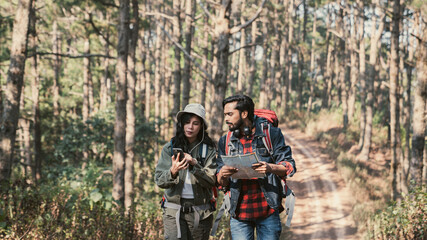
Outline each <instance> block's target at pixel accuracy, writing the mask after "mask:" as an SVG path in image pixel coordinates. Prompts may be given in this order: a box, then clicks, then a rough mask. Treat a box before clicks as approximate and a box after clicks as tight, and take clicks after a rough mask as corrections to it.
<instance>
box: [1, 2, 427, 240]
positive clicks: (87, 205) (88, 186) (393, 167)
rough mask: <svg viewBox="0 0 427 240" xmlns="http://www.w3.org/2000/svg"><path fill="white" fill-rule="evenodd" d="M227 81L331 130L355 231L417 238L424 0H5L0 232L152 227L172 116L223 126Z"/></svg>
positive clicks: (224, 231)
mask: <svg viewBox="0 0 427 240" xmlns="http://www.w3.org/2000/svg"><path fill="white" fill-rule="evenodd" d="M236 93H243V94H246V95H248V96H251V97H252V98H253V99H254V101H255V103H256V108H265V109H272V110H274V111H275V112H276V113H277V114H278V116H279V118H280V123H284V124H285V125H286V127H289V128H297V129H300V130H301V131H303V132H305V133H306V134H309V135H311V136H313V137H315V138H316V139H317V140H318V141H320V142H323V143H326V145H327V148H328V149H329V152H330V156H331V158H333V159H334V160H335V162H336V164H337V168H338V170H339V171H340V172H341V173H342V175H343V177H344V178H345V179H346V182H347V184H348V185H349V186H350V187H351V188H352V189H354V192H355V193H357V194H355V196H354V197H355V199H356V204H355V206H354V207H353V209H354V210H353V211H354V212H353V216H354V220H355V222H356V223H357V227H358V234H359V236H360V237H361V238H374V239H394V238H396V239H399V238H400V239H401V238H407V239H425V238H426V231H427V229H426V222H427V215H426V210H427V196H426V191H425V184H426V179H427V160H426V155H427V154H426V99H427V97H426V96H427V3H426V1H425V0H412V1H399V0H370V1H367V0H354V1H351V0H337V1H327V0H270V1H267V0H263V1H253V0H212V1H209V0H208V1H206V0H168V1H156V0H131V1H130V0H94V1H79V0H61V1H53V0H45V1H35V0H11V1H1V2H0V102H1V103H2V105H1V106H0V114H1V122H0V124H1V125H0V184H1V185H0V186H1V192H0V194H1V195H0V197H1V198H0V238H4V239H160V238H162V237H163V225H162V219H161V210H160V205H159V201H160V199H161V196H162V194H161V192H162V190H160V189H158V188H157V187H156V186H155V184H154V181H153V171H154V168H155V164H156V160H157V158H158V154H159V152H160V150H161V147H162V146H163V144H164V143H166V142H167V141H169V140H170V138H171V137H172V136H173V134H174V128H175V118H174V116H175V115H176V113H177V112H178V111H179V110H181V109H182V108H183V107H184V106H185V105H187V104H188V103H193V102H197V103H201V104H202V105H204V106H205V108H206V111H207V119H208V121H209V123H210V127H209V133H210V135H211V137H213V139H215V140H218V139H219V137H220V136H221V135H223V134H224V133H225V131H226V130H227V128H226V127H225V126H224V125H223V114H222V100H223V99H224V98H225V97H227V96H230V95H232V94H236ZM285 138H286V135H285ZM378 158H380V159H381V161H380V162H377V161H376V159H378ZM296 161H297V165H298V160H296ZM378 165H381V167H380V168H378V167H377V168H375V171H374V167H375V166H378ZM373 173H375V174H376V175H375V176H376V177H377V178H376V179H378V177H379V178H380V179H382V180H381V181H380V182H377V181H371V177H372V176H373ZM220 198H221V196H220ZM228 231H229V228H228V226H227V222H226V221H225V220H224V221H222V223H221V227H220V229H219V231H218V233H217V236H216V237H213V238H212V239H227V238H229V235H228ZM288 231H292V229H288Z"/></svg>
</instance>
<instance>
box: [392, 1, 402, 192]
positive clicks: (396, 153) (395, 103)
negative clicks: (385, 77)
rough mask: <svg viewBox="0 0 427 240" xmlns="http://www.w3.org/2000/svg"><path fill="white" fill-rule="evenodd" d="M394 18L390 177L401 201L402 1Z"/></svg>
mask: <svg viewBox="0 0 427 240" xmlns="http://www.w3.org/2000/svg"><path fill="white" fill-rule="evenodd" d="M392 4H393V17H392V23H391V24H392V31H391V47H390V55H391V62H390V148H391V149H390V151H391V164H390V176H391V178H392V179H391V185H392V192H391V196H392V198H393V200H397V199H399V198H400V197H399V193H398V184H397V181H398V179H397V178H398V169H399V158H400V122H399V22H400V21H401V17H400V0H394V1H392Z"/></svg>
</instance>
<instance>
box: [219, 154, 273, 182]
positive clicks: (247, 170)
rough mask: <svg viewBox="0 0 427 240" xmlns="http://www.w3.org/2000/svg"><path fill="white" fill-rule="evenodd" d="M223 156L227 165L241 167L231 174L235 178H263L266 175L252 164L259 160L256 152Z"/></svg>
mask: <svg viewBox="0 0 427 240" xmlns="http://www.w3.org/2000/svg"><path fill="white" fill-rule="evenodd" d="M221 158H222V161H223V162H224V164H225V165H227V166H231V167H235V168H237V169H239V171H238V172H236V173H235V174H233V175H232V176H231V177H232V178H233V179H251V178H262V177H264V176H265V174H263V173H258V172H257V171H255V170H253V169H252V164H254V163H257V162H259V160H258V156H257V155H256V154H255V153H250V154H244V155H234V156H224V155H222V156H221Z"/></svg>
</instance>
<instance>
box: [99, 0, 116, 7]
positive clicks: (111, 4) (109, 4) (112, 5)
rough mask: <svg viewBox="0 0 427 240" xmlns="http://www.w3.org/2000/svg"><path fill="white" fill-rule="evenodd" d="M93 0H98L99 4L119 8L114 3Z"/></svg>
mask: <svg viewBox="0 0 427 240" xmlns="http://www.w3.org/2000/svg"><path fill="white" fill-rule="evenodd" d="M95 2H99V3H100V4H102V5H104V6H108V7H115V8H120V6H117V5H116V4H114V3H106V2H104V1H102V0H95Z"/></svg>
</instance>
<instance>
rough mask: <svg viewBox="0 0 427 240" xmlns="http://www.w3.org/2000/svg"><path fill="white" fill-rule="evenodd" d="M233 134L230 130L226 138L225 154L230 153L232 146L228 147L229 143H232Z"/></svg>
mask: <svg viewBox="0 0 427 240" xmlns="http://www.w3.org/2000/svg"><path fill="white" fill-rule="evenodd" d="M231 134H232V132H231V131H228V132H227V137H226V138H225V155H230V148H229V147H228V145H229V143H230V137H231Z"/></svg>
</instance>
